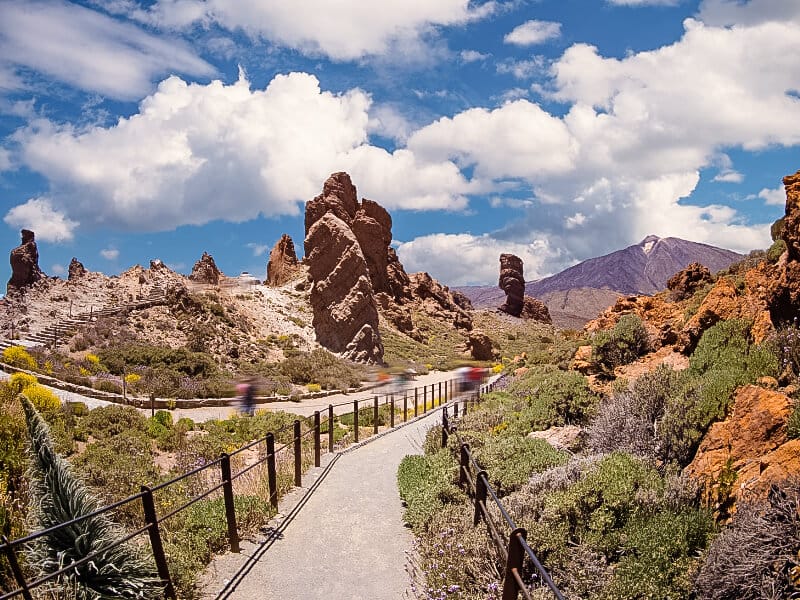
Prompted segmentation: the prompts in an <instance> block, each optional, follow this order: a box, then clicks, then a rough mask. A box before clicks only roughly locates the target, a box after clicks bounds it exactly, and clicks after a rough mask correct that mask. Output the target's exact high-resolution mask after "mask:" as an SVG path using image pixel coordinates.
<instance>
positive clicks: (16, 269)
mask: <svg viewBox="0 0 800 600" xmlns="http://www.w3.org/2000/svg"><path fill="white" fill-rule="evenodd" d="M21 233H22V243H21V244H20V245H19V246H17V247H16V248H14V249H13V250H12V251H11V257H10V259H11V279H9V280H8V284H7V286H6V291H7V293H9V294H11V293H13V292H18V291H22V290H24V289H25V288H27V287H29V286H31V285H33V284H34V283H36V282H37V281H39V280H40V279H42V278H44V277H45V274H44V273H43V272H42V270H41V269H40V268H39V249H38V248H37V247H36V234H34V233H33V231H31V230H29V229H23V230H22V232H21Z"/></svg>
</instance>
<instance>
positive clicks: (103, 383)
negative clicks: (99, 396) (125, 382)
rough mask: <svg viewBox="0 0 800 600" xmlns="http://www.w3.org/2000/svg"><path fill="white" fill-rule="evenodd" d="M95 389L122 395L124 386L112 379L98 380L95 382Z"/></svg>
mask: <svg viewBox="0 0 800 600" xmlns="http://www.w3.org/2000/svg"><path fill="white" fill-rule="evenodd" d="M93 387H94V389H96V390H99V391H101V392H110V393H112V394H122V384H120V383H117V382H116V381H111V380H110V379H98V380H96V381H95V382H94V386H93Z"/></svg>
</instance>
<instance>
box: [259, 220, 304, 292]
mask: <svg viewBox="0 0 800 600" xmlns="http://www.w3.org/2000/svg"><path fill="white" fill-rule="evenodd" d="M299 270H300V269H299V263H298V261H297V254H296V253H295V250H294V242H293V241H292V238H291V237H289V236H288V235H287V234H285V233H284V234H283V235H282V236H281V239H279V240H278V242H277V243H276V244H275V247H274V248H272V251H270V253H269V262H268V263H267V279H266V281H265V282H264V283H266V284H267V285H270V286H272V287H280V286H282V285H284V284H286V283H288V282H290V281H291V280H292V279H294V278H295V277H296V276H297V274H298V272H299Z"/></svg>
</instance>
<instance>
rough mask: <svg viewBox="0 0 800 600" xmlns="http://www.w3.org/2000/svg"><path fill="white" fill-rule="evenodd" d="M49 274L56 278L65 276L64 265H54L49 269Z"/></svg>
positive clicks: (65, 269)
mask: <svg viewBox="0 0 800 600" xmlns="http://www.w3.org/2000/svg"><path fill="white" fill-rule="evenodd" d="M50 272H51V273H52V274H53V275H55V276H56V277H61V276H62V275H66V274H67V268H66V267H65V266H64V265H59V264H55V265H53V266H52V267H50Z"/></svg>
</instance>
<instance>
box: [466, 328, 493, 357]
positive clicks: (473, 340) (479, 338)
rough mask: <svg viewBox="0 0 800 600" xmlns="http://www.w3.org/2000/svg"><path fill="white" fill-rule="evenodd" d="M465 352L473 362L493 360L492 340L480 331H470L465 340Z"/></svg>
mask: <svg viewBox="0 0 800 600" xmlns="http://www.w3.org/2000/svg"><path fill="white" fill-rule="evenodd" d="M467 350H469V353H470V354H471V355H472V358H474V359H475V360H494V358H495V351H494V349H493V348H492V340H491V339H490V338H489V336H488V335H486V334H485V333H483V332H482V331H471V332H470V333H469V337H468V338H467Z"/></svg>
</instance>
